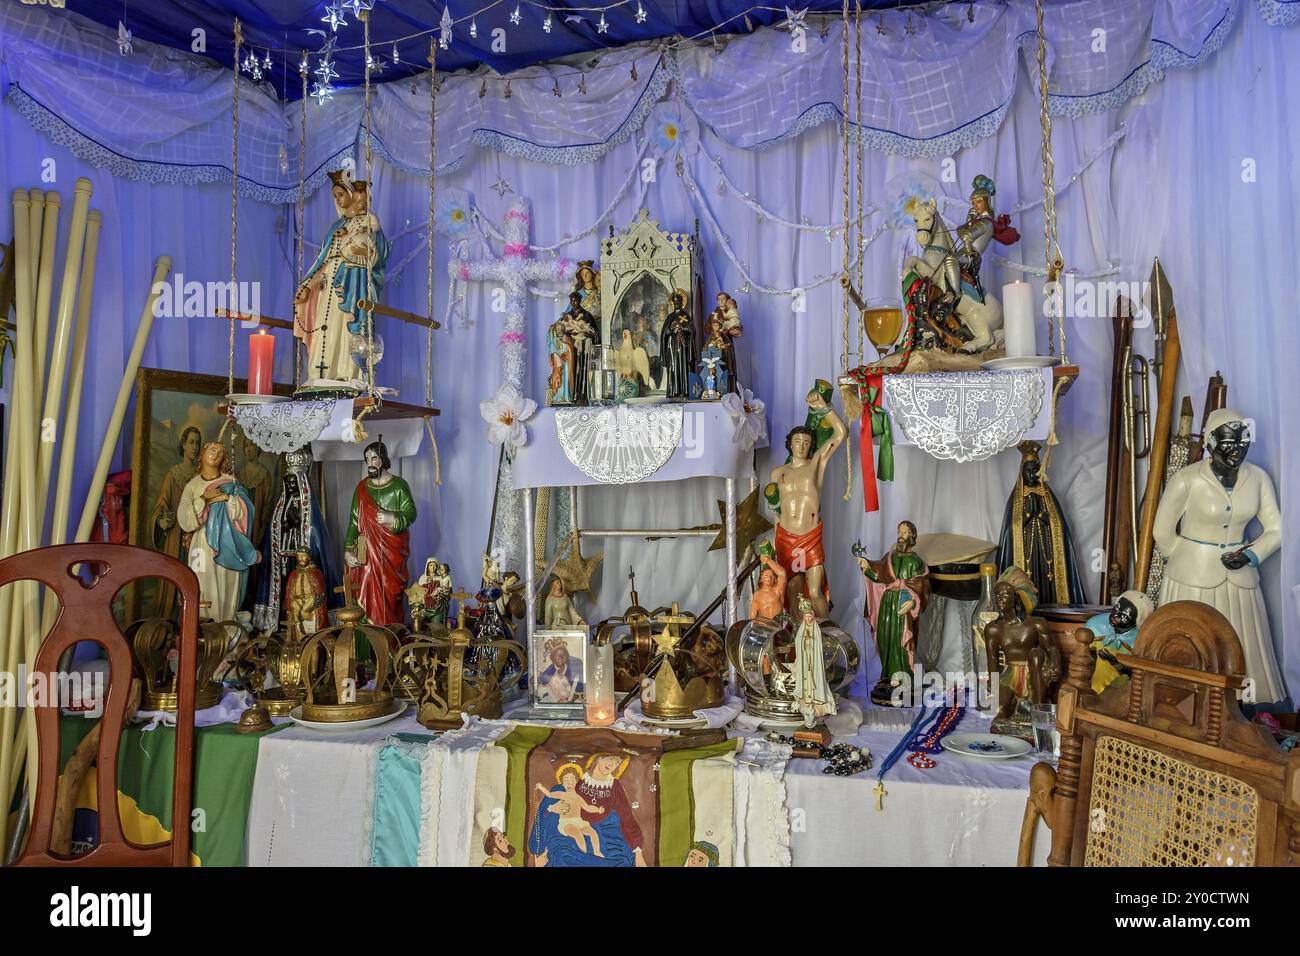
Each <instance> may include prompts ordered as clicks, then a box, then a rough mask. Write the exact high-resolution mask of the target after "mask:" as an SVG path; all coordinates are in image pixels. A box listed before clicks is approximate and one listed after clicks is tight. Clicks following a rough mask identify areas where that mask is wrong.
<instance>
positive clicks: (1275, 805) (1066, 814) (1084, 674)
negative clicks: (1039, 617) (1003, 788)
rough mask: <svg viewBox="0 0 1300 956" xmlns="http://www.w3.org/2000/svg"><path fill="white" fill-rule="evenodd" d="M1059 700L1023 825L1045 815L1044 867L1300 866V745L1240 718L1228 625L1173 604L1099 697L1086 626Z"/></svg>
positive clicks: (1208, 612) (1026, 832)
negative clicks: (1048, 754)
mask: <svg viewBox="0 0 1300 956" xmlns="http://www.w3.org/2000/svg"><path fill="white" fill-rule="evenodd" d="M1075 640H1076V642H1077V647H1076V648H1075V650H1074V653H1073V655H1072V656H1071V658H1070V672H1069V677H1068V678H1067V679H1066V681H1065V683H1064V684H1062V686H1061V691H1060V696H1059V698H1058V700H1057V728H1058V729H1059V730H1060V732H1061V759H1060V767H1059V769H1058V770H1053V769H1052V767H1051V765H1049V764H1038V765H1037V766H1035V767H1034V768H1033V770H1032V772H1031V775H1030V796H1029V802H1028V805H1027V806H1026V808H1025V820H1024V827H1023V828H1022V830H1021V841H1020V855H1019V859H1018V863H1019V865H1021V866H1027V865H1028V864H1029V860H1030V859H1031V857H1032V852H1033V831H1034V827H1035V826H1036V824H1037V820H1038V818H1039V817H1040V816H1041V817H1042V818H1043V819H1044V820H1045V821H1046V822H1047V824H1048V826H1049V828H1050V829H1051V833H1052V851H1051V854H1050V856H1049V857H1048V865H1049V866H1291V865H1295V864H1296V863H1297V862H1300V752H1297V753H1293V754H1287V753H1286V752H1285V751H1284V750H1283V749H1282V748H1281V747H1280V746H1278V744H1277V743H1276V742H1275V741H1274V740H1273V738H1272V736H1271V735H1270V734H1269V733H1268V731H1267V730H1266V729H1265V728H1264V727H1262V726H1260V725H1258V724H1252V723H1251V722H1249V721H1248V720H1246V718H1245V717H1243V716H1242V714H1241V710H1240V708H1239V707H1238V704H1237V695H1236V693H1235V692H1236V691H1238V690H1240V689H1241V688H1243V687H1244V686H1245V685H1246V680H1245V678H1244V677H1242V676H1241V675H1242V674H1243V673H1244V672H1245V662H1244V658H1243V655H1242V651H1241V644H1240V642H1239V641H1238V640H1237V635H1236V632H1234V631H1233V629H1232V625H1231V624H1229V623H1228V620H1227V619H1226V618H1225V617H1224V616H1223V615H1222V614H1220V613H1219V612H1218V611H1216V610H1215V609H1214V608H1212V607H1210V606H1208V605H1205V604H1201V603H1199V602H1196V601H1176V602H1173V603H1171V604H1168V605H1165V606H1164V607H1162V608H1160V609H1159V610H1158V611H1156V613H1155V614H1153V615H1151V617H1150V619H1148V620H1147V622H1146V623H1145V624H1144V626H1143V627H1142V630H1141V632H1140V633H1139V635H1138V638H1137V642H1136V644H1135V645H1134V647H1133V655H1132V656H1131V657H1126V658H1125V659H1124V663H1125V664H1126V665H1127V666H1128V667H1129V668H1130V669H1131V670H1132V677H1131V679H1130V681H1129V683H1128V684H1127V686H1122V687H1111V688H1108V689H1107V690H1106V691H1104V692H1103V693H1102V694H1100V695H1097V694H1094V693H1092V690H1091V683H1092V669H1093V660H1092V655H1091V654H1090V653H1089V650H1088V647H1089V644H1091V642H1092V640H1093V636H1092V634H1091V632H1090V631H1088V630H1087V629H1085V628H1080V629H1079V630H1078V631H1076V632H1075Z"/></svg>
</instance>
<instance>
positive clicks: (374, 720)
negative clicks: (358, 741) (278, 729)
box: [289, 700, 406, 733]
mask: <svg viewBox="0 0 1300 956" xmlns="http://www.w3.org/2000/svg"><path fill="white" fill-rule="evenodd" d="M405 710H406V701H404V700H394V701H393V703H392V706H391V707H389V712H388V713H387V714H383V715H382V716H379V717H367V718H366V719H365V720H344V721H339V722H331V721H321V720H303V719H302V705H301V704H299V705H298V706H297V707H295V708H294V709H293V710H291V711H289V719H290V720H292V721H293V722H294V723H295V724H297V725H298V726H300V727H309V728H311V729H312V730H325V731H330V732H332V733H339V732H341V731H345V730H364V729H365V728H367V727H378V726H379V725H380V724H386V723H388V721H390V720H392V719H393V718H394V717H396V716H398V715H399V714H401V713H402V712H403V711H405Z"/></svg>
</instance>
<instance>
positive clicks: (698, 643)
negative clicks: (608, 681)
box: [597, 602, 727, 720]
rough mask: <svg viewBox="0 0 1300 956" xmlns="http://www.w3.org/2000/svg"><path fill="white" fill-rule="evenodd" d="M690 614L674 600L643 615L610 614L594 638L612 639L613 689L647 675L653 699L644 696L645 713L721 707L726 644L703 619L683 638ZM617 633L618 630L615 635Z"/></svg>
mask: <svg viewBox="0 0 1300 956" xmlns="http://www.w3.org/2000/svg"><path fill="white" fill-rule="evenodd" d="M694 623H695V615H693V614H691V613H690V612H689V611H686V612H684V611H681V610H680V609H679V608H678V606H677V604H676V602H674V603H673V605H672V607H671V608H659V609H658V610H656V611H655V613H654V614H653V615H651V618H650V619H648V620H634V621H624V620H622V619H619V618H610V619H609V620H607V621H605V622H604V623H603V624H601V626H600V630H599V633H598V636H597V641H598V642H599V641H600V640H609V641H612V642H613V643H614V644H615V667H614V673H615V681H614V687H615V691H616V692H618V693H626V692H628V691H630V690H633V689H634V688H637V687H639V686H641V681H642V680H643V679H644V678H646V677H649V679H650V682H651V684H652V685H653V694H654V700H653V701H650V700H644V699H643V703H642V707H643V709H644V712H645V715H646V716H647V717H650V718H652V719H657V720H665V719H667V720H672V719H677V718H681V717H689V716H690V715H691V714H693V713H694V712H695V711H697V710H702V709H705V708H709V707H718V706H721V704H722V700H723V695H724V692H725V688H726V675H727V658H726V648H725V646H724V644H723V641H722V638H721V637H720V636H719V635H718V632H717V631H715V630H714V629H713V628H711V627H709V626H708V625H707V624H702V625H700V627H699V628H698V629H696V631H695V632H694V633H693V634H692V635H691V636H690V637H688V638H687V639H686V640H685V641H683V640H682V635H683V632H684V631H685V629H686V628H688V627H690V626H691V625H692V624H694ZM616 632H623V633H621V634H619V635H618V636H616Z"/></svg>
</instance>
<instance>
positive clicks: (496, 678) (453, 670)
mask: <svg viewBox="0 0 1300 956" xmlns="http://www.w3.org/2000/svg"><path fill="white" fill-rule="evenodd" d="M452 597H454V598H455V599H456V600H458V601H459V602H460V608H459V616H458V621H457V624H456V626H455V627H454V628H452V629H451V631H450V632H446V631H444V633H437V632H434V633H432V634H431V635H430V636H428V637H425V638H422V639H421V640H418V641H414V642H413V643H410V644H407V645H406V646H405V647H403V648H401V649H400V650H399V651H398V652H397V656H396V657H395V658H394V659H393V673H394V674H395V675H396V680H397V681H398V682H399V683H402V684H404V685H414V686H415V687H416V688H418V691H417V696H416V702H417V703H416V714H415V716H416V720H418V721H419V722H420V723H421V724H422V725H424V726H425V727H428V728H430V729H431V730H451V729H454V728H457V727H460V726H461V725H462V724H463V723H464V715H466V714H474V715H476V716H479V717H486V718H488V719H495V718H497V717H500V716H501V712H502V699H501V674H502V672H503V671H504V670H505V668H506V664H507V662H508V660H509V658H510V655H511V654H514V655H515V656H516V657H517V658H518V659H519V661H520V664H521V667H524V668H526V667H527V664H528V654H527V652H526V651H525V650H524V648H523V645H522V644H520V643H518V642H517V641H508V640H495V641H475V640H474V634H473V632H471V631H470V629H469V628H468V627H466V626H465V601H466V600H468V599H469V597H470V594H469V593H468V592H467V591H464V590H461V591H457V592H456V593H455V594H453V595H452Z"/></svg>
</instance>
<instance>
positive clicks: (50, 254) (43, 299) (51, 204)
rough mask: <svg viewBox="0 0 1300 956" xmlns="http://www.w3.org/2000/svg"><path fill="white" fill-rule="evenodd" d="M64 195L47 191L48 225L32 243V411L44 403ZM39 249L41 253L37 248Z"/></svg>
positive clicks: (34, 223) (46, 219)
mask: <svg viewBox="0 0 1300 956" xmlns="http://www.w3.org/2000/svg"><path fill="white" fill-rule="evenodd" d="M62 208H63V197H61V196H60V195H59V194H58V193H55V192H49V193H46V194H45V216H44V221H45V226H44V228H43V230H42V231H41V242H40V245H33V246H32V254H33V255H39V256H40V258H39V259H38V260H37V263H36V292H35V295H36V311H35V313H33V319H32V321H33V323H34V326H33V328H34V332H35V336H36V337H35V339H33V343H34V345H33V347H32V376H33V378H32V389H33V391H32V398H33V405H32V414H33V415H35V414H36V411H37V410H38V409H39V408H40V406H41V395H42V394H44V388H45V356H46V354H47V352H48V350H49V345H50V300H51V299H52V298H53V296H54V258H55V254H56V251H57V249H58V242H59V213H60V212H61V211H62ZM31 225H32V233H33V236H34V235H35V233H36V217H35V215H33V216H32V223H31ZM38 249H39V250H40V252H39V253H38V252H37V250H38Z"/></svg>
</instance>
